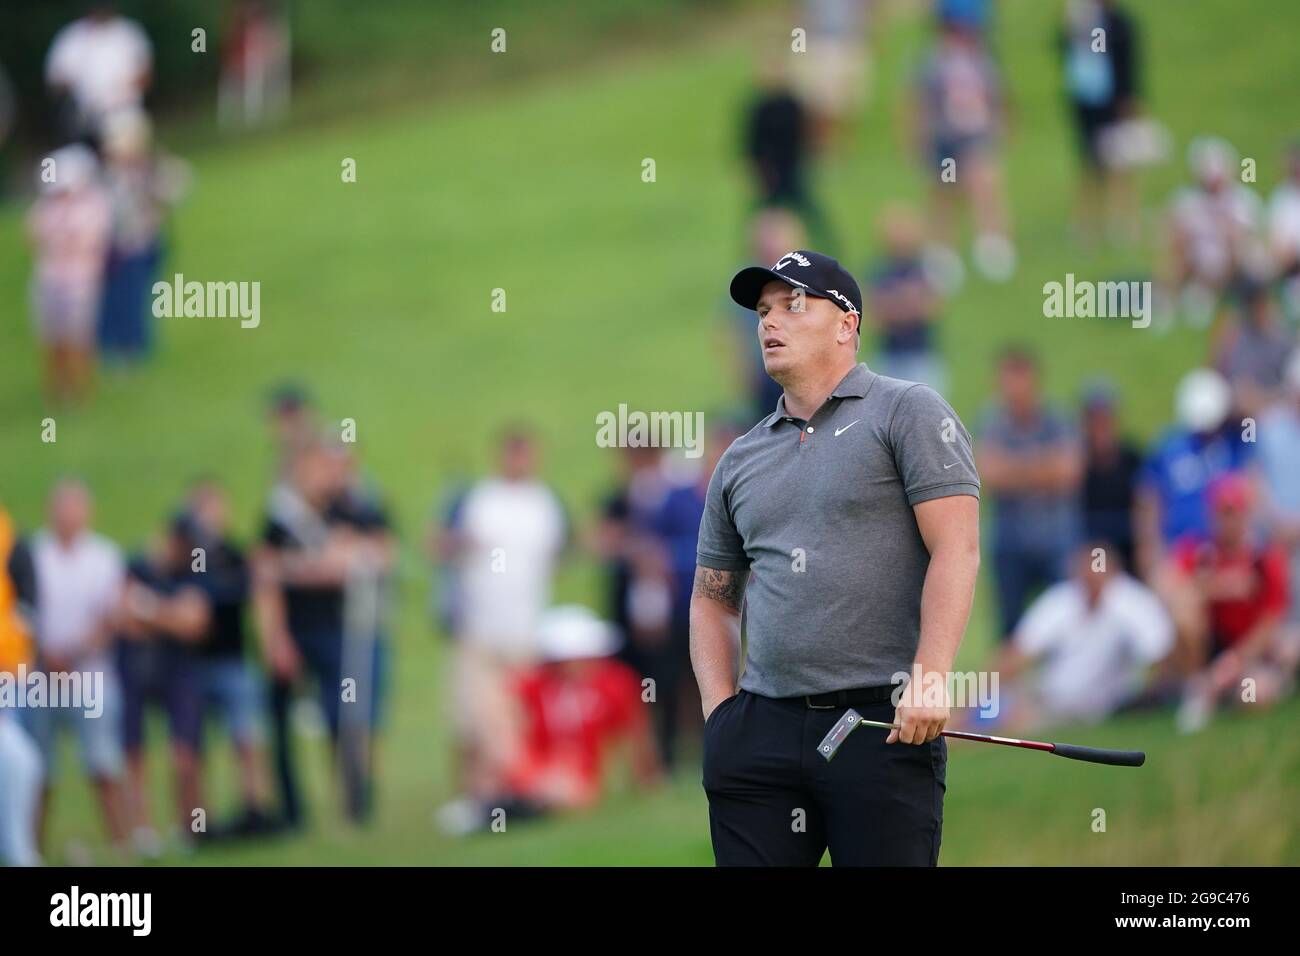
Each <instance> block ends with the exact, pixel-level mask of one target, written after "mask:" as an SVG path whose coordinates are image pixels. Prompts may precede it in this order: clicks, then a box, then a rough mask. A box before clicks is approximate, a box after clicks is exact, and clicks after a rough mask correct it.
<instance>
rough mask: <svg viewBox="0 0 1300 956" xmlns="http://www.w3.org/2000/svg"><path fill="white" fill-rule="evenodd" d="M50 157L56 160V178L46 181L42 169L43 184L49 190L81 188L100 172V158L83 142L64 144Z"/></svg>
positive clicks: (55, 191)
mask: <svg viewBox="0 0 1300 956" xmlns="http://www.w3.org/2000/svg"><path fill="white" fill-rule="evenodd" d="M49 158H50V159H51V160H52V161H53V162H54V167H53V175H54V178H53V179H52V180H51V181H50V182H45V180H44V169H42V171H41V172H42V176H41V186H42V188H44V189H45V190H47V191H48V192H54V193H57V192H63V191H65V190H68V189H80V188H81V187H82V186H86V185H89V184H90V183H91V182H93V181H94V179H95V176H96V175H97V174H98V172H99V160H97V159H96V158H95V154H94V153H93V152H91V150H90V147H89V146H84V145H82V144H81V143H72V144H71V145H69V146H62V147H60V148H59V149H56V150H55V151H54V152H52V153H50V155H49ZM42 165H43V164H42Z"/></svg>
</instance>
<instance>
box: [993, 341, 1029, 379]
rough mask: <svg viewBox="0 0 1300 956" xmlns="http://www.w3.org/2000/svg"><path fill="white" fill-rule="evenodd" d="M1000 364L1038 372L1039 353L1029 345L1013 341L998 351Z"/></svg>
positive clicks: (1004, 366)
mask: <svg viewBox="0 0 1300 956" xmlns="http://www.w3.org/2000/svg"><path fill="white" fill-rule="evenodd" d="M998 365H999V366H1001V367H1003V368H1006V367H1011V368H1022V369H1026V370H1027V371H1030V372H1037V371H1038V368H1039V365H1038V355H1037V353H1035V352H1034V350H1033V349H1031V348H1030V347H1029V346H1027V345H1021V344H1019V343H1012V344H1010V345H1004V346H1002V349H1001V351H999V352H998Z"/></svg>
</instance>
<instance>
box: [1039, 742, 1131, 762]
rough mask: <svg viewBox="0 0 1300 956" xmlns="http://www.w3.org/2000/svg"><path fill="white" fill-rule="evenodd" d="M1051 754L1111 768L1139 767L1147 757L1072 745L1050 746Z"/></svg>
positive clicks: (1127, 751) (1128, 751) (1123, 751)
mask: <svg viewBox="0 0 1300 956" xmlns="http://www.w3.org/2000/svg"><path fill="white" fill-rule="evenodd" d="M1052 753H1054V754H1056V755H1057V756H1058V757H1069V758H1070V759H1071V760H1086V761H1088V763H1105V764H1110V765H1111V766H1112V767H1140V766H1142V765H1143V764H1144V763H1146V761H1147V755H1146V754H1144V753H1143V752H1142V751H1140V750H1099V749H1098V748H1096V747H1078V746H1075V745H1074V744H1052Z"/></svg>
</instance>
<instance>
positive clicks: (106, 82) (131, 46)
mask: <svg viewBox="0 0 1300 956" xmlns="http://www.w3.org/2000/svg"><path fill="white" fill-rule="evenodd" d="M152 79H153V48H152V46H151V44H150V43H149V38H148V37H147V36H146V35H145V32H144V30H142V29H141V28H140V25H139V24H137V23H136V22H135V21H133V20H128V19H127V18H126V17H123V16H120V15H119V14H118V13H117V11H116V10H115V9H114V6H113V4H111V3H96V4H95V5H94V6H92V7H91V9H90V11H89V12H88V13H87V14H86V15H85V16H84V17H81V18H80V19H78V20H74V21H73V22H72V23H69V24H68V25H67V26H66V27H64V28H63V29H62V30H60V31H59V32H58V33H57V34H55V36H54V41H53V42H52V43H51V44H50V51H49V53H48V54H47V56H46V60H45V83H46V85H47V86H48V87H49V89H50V91H51V93H53V94H54V95H55V96H56V97H57V98H59V99H60V100H61V103H62V109H61V114H62V116H63V118H64V122H63V127H64V131H65V133H66V134H67V135H68V137H69V138H71V139H83V140H85V141H86V142H87V143H89V144H91V145H94V146H98V140H99V137H100V135H101V133H102V129H101V124H102V122H103V120H104V117H105V116H107V115H108V114H109V113H111V112H113V111H114V110H119V109H123V108H134V109H139V108H140V107H142V106H143V105H144V95H145V93H146V91H147V90H148V89H149V84H150V82H151V81H152Z"/></svg>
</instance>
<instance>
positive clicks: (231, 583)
mask: <svg viewBox="0 0 1300 956" xmlns="http://www.w3.org/2000/svg"><path fill="white" fill-rule="evenodd" d="M187 506H188V513H189V515H190V517H191V518H192V520H193V523H194V529H195V534H196V546H198V547H201V548H202V549H203V567H202V571H201V573H197V574H196V575H195V581H196V583H197V584H198V585H199V586H200V587H201V588H202V589H203V591H204V593H206V594H207V596H208V600H209V601H210V602H211V605H212V624H211V627H210V628H209V629H208V633H207V635H206V637H205V639H204V641H203V642H202V643H201V644H199V645H198V648H197V649H196V667H197V670H198V678H199V687H200V690H201V692H202V695H203V704H204V709H205V710H207V709H212V710H216V711H218V712H220V714H221V715H222V718H223V720H224V721H225V725H226V730H227V732H228V733H229V734H230V738H231V741H232V742H233V744H234V751H235V757H236V759H237V760H238V763H239V783H240V794H241V797H242V800H243V808H242V811H241V814H240V816H239V818H238V819H237V820H236V821H235V822H234V824H233V825H231V826H230V827H229V833H230V834H231V835H248V834H255V833H261V832H266V831H267V830H270V829H272V826H273V825H272V821H271V819H270V817H269V816H268V815H267V813H266V810H265V808H266V806H267V803H268V796H269V795H268V789H269V787H268V782H267V780H266V772H265V765H264V760H265V755H264V753H263V750H264V741H263V737H262V717H263V712H264V711H265V691H264V689H263V687H262V684H261V681H260V679H259V678H258V676H257V674H256V672H255V671H254V670H253V668H252V666H251V664H250V663H249V662H248V660H247V659H246V657H245V654H246V647H247V642H246V638H245V632H244V615H245V611H246V608H247V605H248V602H249V597H250V592H251V583H250V579H249V569H248V562H247V560H246V559H245V557H244V553H243V551H242V550H241V549H240V548H239V546H238V545H237V544H235V542H234V541H232V540H230V538H229V537H228V536H227V529H228V522H229V517H228V516H229V505H228V502H227V499H226V493H225V491H224V490H223V489H222V488H221V486H220V485H218V484H217V483H216V482H215V481H212V480H211V479H201V480H200V481H198V482H196V483H195V484H194V486H193V488H192V489H191V490H190V494H189V498H188V501H187Z"/></svg>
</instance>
